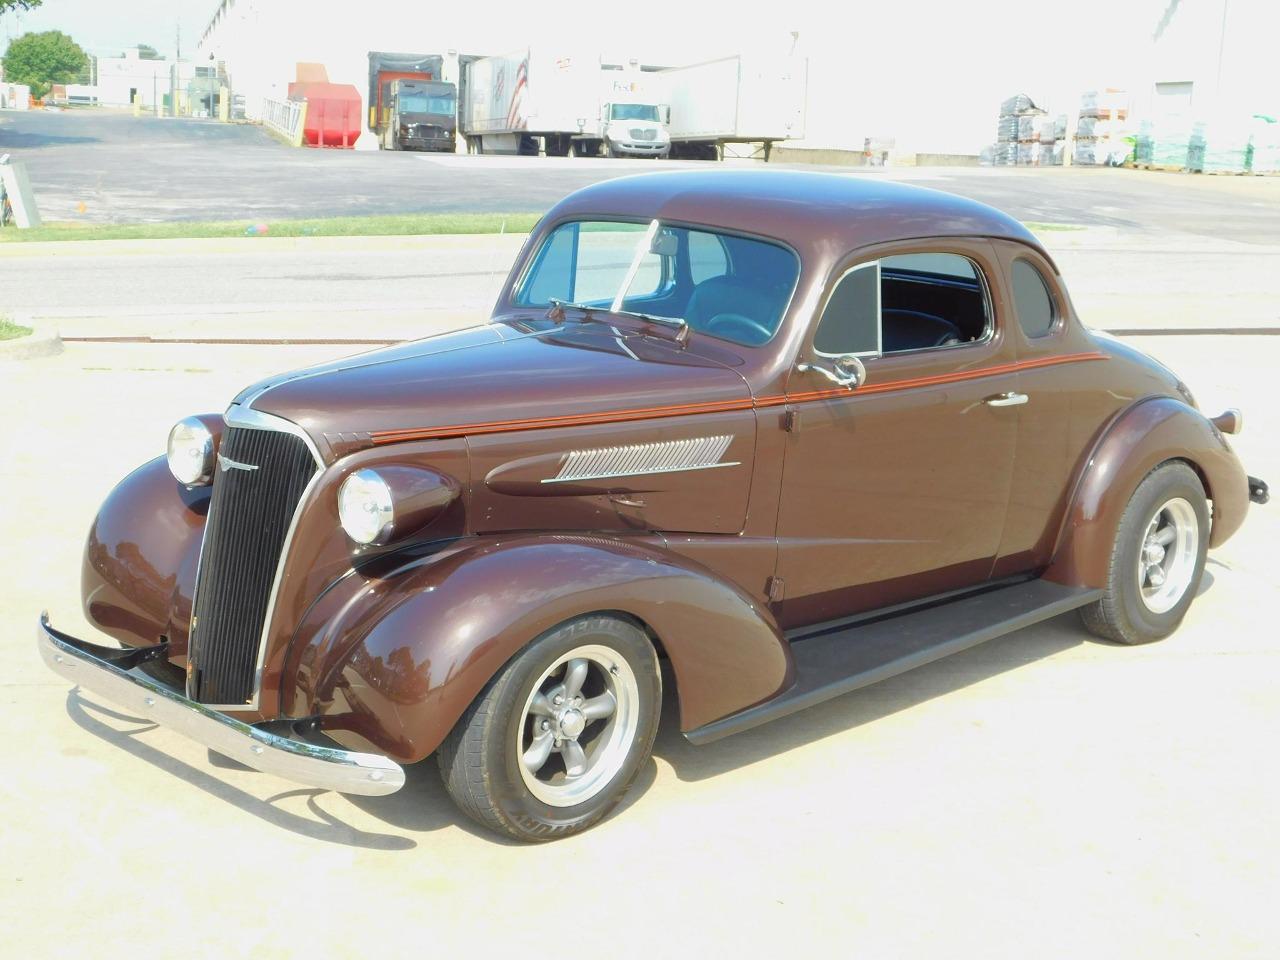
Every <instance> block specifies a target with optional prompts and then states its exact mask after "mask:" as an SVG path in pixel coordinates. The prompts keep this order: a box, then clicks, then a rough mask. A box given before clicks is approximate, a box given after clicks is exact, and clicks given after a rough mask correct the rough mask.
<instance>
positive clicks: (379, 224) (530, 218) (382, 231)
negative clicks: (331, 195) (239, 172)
mask: <svg viewBox="0 0 1280 960" xmlns="http://www.w3.org/2000/svg"><path fill="white" fill-rule="evenodd" d="M540 216H541V214H537V213H397V214H384V215H377V216H364V217H325V218H321V219H314V220H217V221H199V220H195V221H185V220H180V221H171V222H167V223H77V222H74V221H53V222H48V223H45V225H44V226H42V227H36V228H34V229H31V230H18V229H16V228H14V229H4V230H0V243H31V242H34V241H48V240H186V239H202V238H207V237H251V238H252V237H257V236H266V237H388V236H397V237H408V236H428V235H434V234H463V233H528V232H529V231H530V230H532V229H533V225H534V224H535V223H537V222H538V218H539V217H540ZM264 227H265V228H266V229H265V230H264V229H263V228H264Z"/></svg>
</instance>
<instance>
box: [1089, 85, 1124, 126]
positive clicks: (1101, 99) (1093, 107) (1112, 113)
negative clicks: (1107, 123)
mask: <svg viewBox="0 0 1280 960" xmlns="http://www.w3.org/2000/svg"><path fill="white" fill-rule="evenodd" d="M1128 113H1129V94H1128V93H1127V92H1126V91H1124V90H1119V89H1116V88H1114V87H1108V88H1107V89H1105V90H1087V91H1085V92H1084V93H1083V94H1081V96H1080V116H1081V117H1092V118H1094V119H1098V120H1124V119H1126V118H1127V116H1128Z"/></svg>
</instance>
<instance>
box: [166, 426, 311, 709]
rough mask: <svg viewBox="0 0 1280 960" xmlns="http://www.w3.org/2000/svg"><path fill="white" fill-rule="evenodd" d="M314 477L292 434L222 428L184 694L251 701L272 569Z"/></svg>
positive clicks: (303, 447)
mask: <svg viewBox="0 0 1280 960" xmlns="http://www.w3.org/2000/svg"><path fill="white" fill-rule="evenodd" d="M315 473H316V461H315V459H314V458H313V457H312V455H311V450H310V448H309V447H308V446H307V444H306V442H305V441H304V440H302V439H301V438H300V437H297V436H294V435H293V434H291V433H284V432H280V431H276V430H259V429H252V428H247V427H228V428H227V429H226V431H225V432H224V433H223V435H222V442H221V444H220V446H219V450H218V468H217V470H216V471H215V474H214V480H213V497H212V499H211V500H210V503H209V515H208V519H207V520H206V526H205V534H204V545H203V547H202V549H201V554H200V572H199V575H198V576H197V578H196V595H195V610H194V617H193V620H192V632H191V650H190V659H191V666H192V673H191V676H190V679H189V681H188V692H189V694H190V695H191V696H192V697H194V699H196V700H198V701H199V702H201V703H209V704H218V705H222V706H232V705H244V704H250V703H252V702H253V701H254V695H255V693H256V686H257V676H256V675H257V670H258V659H259V652H260V648H261V643H262V633H263V627H264V625H265V621H266V617H267V611H268V609H269V608H270V606H271V599H272V591H273V589H274V587H275V579H276V568H277V567H278V565H279V563H280V556H281V554H282V553H283V551H284V547H285V540H286V538H287V537H288V534H289V528H290V526H291V524H292V521H293V515H294V513H295V511H296V510H297V507H298V503H299V501H300V500H301V499H302V495H303V492H304V491H305V490H306V488H307V484H308V483H310V481H311V478H312V477H313V476H314V475H315Z"/></svg>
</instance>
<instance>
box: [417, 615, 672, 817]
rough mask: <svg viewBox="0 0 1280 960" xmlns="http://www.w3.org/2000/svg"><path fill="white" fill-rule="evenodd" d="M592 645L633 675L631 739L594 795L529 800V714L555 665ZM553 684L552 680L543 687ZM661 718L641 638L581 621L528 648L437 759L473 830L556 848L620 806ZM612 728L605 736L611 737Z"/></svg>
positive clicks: (603, 621)
mask: <svg viewBox="0 0 1280 960" xmlns="http://www.w3.org/2000/svg"><path fill="white" fill-rule="evenodd" d="M588 645H590V646H594V647H601V648H607V649H608V650H609V651H612V653H613V654H616V655H617V657H618V658H619V659H621V660H623V661H625V663H626V666H628V667H629V668H630V671H631V674H632V675H633V677H634V680H635V684H636V690H635V692H636V694H637V697H636V701H635V706H636V708H637V709H636V712H635V716H636V720H635V723H634V734H633V735H632V736H631V738H630V743H629V746H627V747H625V753H622V754H621V756H622V759H621V762H620V765H619V766H618V767H617V769H616V772H614V773H613V774H612V776H611V778H610V779H608V780H607V781H606V782H605V783H604V785H603V786H602V787H601V788H600V789H599V791H598V792H597V793H595V794H594V795H592V796H590V797H589V798H587V799H585V800H584V801H583V802H581V803H576V804H574V805H572V806H563V805H552V804H550V803H546V802H544V801H543V800H542V799H540V798H539V797H537V796H535V795H534V794H533V793H532V792H531V790H530V788H529V787H528V786H527V785H526V782H525V776H526V775H525V774H524V773H523V772H522V764H523V759H522V754H521V750H522V744H523V743H524V739H525V738H526V737H527V736H528V734H529V729H528V728H527V727H526V723H528V722H529V721H530V720H532V721H533V722H534V723H537V722H539V721H538V720H537V718H534V717H526V715H525V706H526V703H528V702H529V700H530V698H531V697H532V696H533V694H534V692H535V687H536V686H538V685H539V681H541V680H543V678H544V675H545V674H546V672H547V671H548V669H549V668H551V667H552V665H554V664H556V662H557V660H559V659H561V658H563V657H565V656H566V655H567V654H569V653H571V652H573V651H575V650H577V649H578V648H580V647H584V646H588ZM566 672H567V671H566ZM623 672H624V673H625V671H623ZM615 675H616V673H615ZM554 679H555V677H554V673H553V674H552V676H551V679H550V680H548V681H545V682H554ZM605 679H608V678H605ZM545 682H544V683H543V684H542V689H546V687H545ZM661 710H662V675H661V673H660V671H659V668H658V658H657V655H656V654H655V652H654V649H653V645H652V644H651V643H650V642H649V639H648V637H647V636H645V634H644V631H642V630H641V629H640V628H639V627H637V626H636V625H635V624H633V623H631V622H629V621H627V620H623V619H621V618H618V617H612V616H604V615H592V616H587V617H582V618H580V619H577V620H572V621H569V622H568V623H565V624H562V625H561V626H559V627H557V628H555V629H554V630H552V631H550V632H549V633H546V634H544V635H543V636H541V637H540V638H538V639H537V640H535V641H534V642H533V643H531V644H529V646H527V647H526V648H525V649H524V650H522V651H521V652H520V653H519V654H518V655H516V656H515V657H513V658H512V659H511V660H510V661H508V662H507V664H506V666H504V667H503V668H502V670H501V671H499V672H498V674H497V675H496V676H495V677H494V678H493V679H492V680H491V681H489V684H488V685H487V686H486V687H485V688H484V690H483V691H481V693H480V695H479V696H478V697H477V698H476V699H475V701H474V702H473V703H472V704H471V706H470V707H468V708H467V710H466V712H465V713H464V714H463V715H462V717H461V718H460V719H459V720H458V723H457V724H456V725H455V726H454V728H453V730H452V731H451V732H450V733H449V736H448V737H447V738H446V739H445V742H444V743H443V744H441V746H440V749H439V751H437V761H438V762H439V765H440V773H441V776H442V777H443V778H444V783H445V787H446V788H447V789H448V791H449V794H450V795H451V796H452V797H453V799H454V802H456V803H457V805H458V806H459V807H460V808H461V809H462V810H463V812H465V813H466V814H467V815H468V816H470V817H471V818H472V819H474V820H475V821H476V822H478V823H480V824H482V825H483V826H485V827H488V828H489V829H490V830H493V831H495V832H497V833H499V834H502V835H504V836H508V837H514V838H515V839H517V840H523V841H527V842H540V841H546V840H557V839H559V838H561V837H567V836H571V835H572V834H575V833H581V832H582V831H583V830H586V829H588V828H590V827H592V826H594V825H595V824H596V823H598V822H599V821H600V820H602V819H603V818H604V817H605V816H606V815H607V814H608V813H609V811H610V810H612V809H613V808H614V807H615V806H616V805H617V804H618V802H619V801H620V800H621V799H622V797H623V795H624V794H625V793H626V791H627V789H628V788H629V787H630V786H631V784H632V782H633V781H634V780H635V778H636V776H637V775H638V774H639V772H640V770H641V768H642V767H643V766H644V763H645V762H646V761H647V760H648V758H649V754H650V751H651V750H652V748H653V739H654V737H655V736H656V734H657V731H658V717H659V714H660V712H661ZM620 715H621V711H620V710H619V711H618V712H617V713H616V714H615V716H620ZM613 722H614V721H613V720H609V721H606V722H605V724H606V725H605V727H604V728H602V729H605V730H611V729H612V727H611V726H610V724H612V723H613ZM584 736H585V734H584ZM557 742H558V741H557ZM603 742H604V739H603V737H601V739H600V740H599V743H603ZM591 746H592V745H588V748H587V749H588V750H590V749H591ZM592 762H593V763H594V762H595V758H594V757H593V758H592ZM565 765H566V766H567V764H565ZM562 769H563V768H562ZM562 776H563V774H562Z"/></svg>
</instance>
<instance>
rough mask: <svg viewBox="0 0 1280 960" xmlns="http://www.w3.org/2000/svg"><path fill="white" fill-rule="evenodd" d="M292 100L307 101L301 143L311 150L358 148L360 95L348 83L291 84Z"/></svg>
mask: <svg viewBox="0 0 1280 960" xmlns="http://www.w3.org/2000/svg"><path fill="white" fill-rule="evenodd" d="M289 99H290V100H306V101H307V119H306V122H305V123H304V124H303V128H302V142H303V143H305V144H306V145H307V146H309V147H344V148H346V149H350V148H352V147H354V146H355V143H356V138H357V137H359V136H360V122H361V119H362V118H361V113H362V110H361V106H360V91H359V90H357V89H356V88H355V87H354V86H352V85H351V84H349V83H291V84H289Z"/></svg>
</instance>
